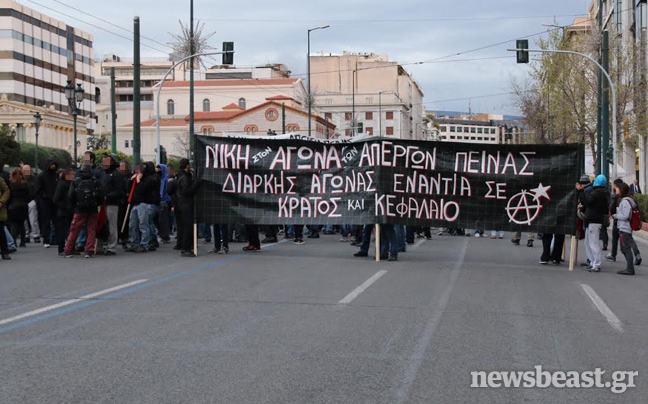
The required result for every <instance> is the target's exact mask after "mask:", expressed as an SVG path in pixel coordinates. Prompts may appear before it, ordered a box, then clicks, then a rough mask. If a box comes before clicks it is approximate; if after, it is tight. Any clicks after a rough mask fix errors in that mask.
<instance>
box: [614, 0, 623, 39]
mask: <svg viewBox="0 0 648 404" xmlns="http://www.w3.org/2000/svg"><path fill="white" fill-rule="evenodd" d="M614 16H615V21H616V25H617V32H619V33H621V32H623V0H616V6H615V7H614Z"/></svg>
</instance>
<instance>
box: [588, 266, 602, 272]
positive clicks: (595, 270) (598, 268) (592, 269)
mask: <svg viewBox="0 0 648 404" xmlns="http://www.w3.org/2000/svg"><path fill="white" fill-rule="evenodd" d="M588 271H589V272H594V273H597V272H601V267H596V268H594V267H591V268H590V269H588Z"/></svg>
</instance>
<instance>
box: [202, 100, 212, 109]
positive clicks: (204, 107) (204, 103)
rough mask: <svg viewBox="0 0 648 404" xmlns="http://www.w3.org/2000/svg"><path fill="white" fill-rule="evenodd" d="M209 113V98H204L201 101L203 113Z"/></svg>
mask: <svg viewBox="0 0 648 404" xmlns="http://www.w3.org/2000/svg"><path fill="white" fill-rule="evenodd" d="M209 111H211V103H210V102H209V98H205V99H204V100H203V112H209Z"/></svg>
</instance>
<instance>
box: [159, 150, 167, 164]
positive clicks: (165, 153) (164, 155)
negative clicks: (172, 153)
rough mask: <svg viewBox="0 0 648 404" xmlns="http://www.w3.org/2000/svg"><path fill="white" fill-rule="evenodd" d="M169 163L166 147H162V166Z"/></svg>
mask: <svg viewBox="0 0 648 404" xmlns="http://www.w3.org/2000/svg"><path fill="white" fill-rule="evenodd" d="M166 163H167V151H166V149H165V148H164V146H162V145H160V164H166Z"/></svg>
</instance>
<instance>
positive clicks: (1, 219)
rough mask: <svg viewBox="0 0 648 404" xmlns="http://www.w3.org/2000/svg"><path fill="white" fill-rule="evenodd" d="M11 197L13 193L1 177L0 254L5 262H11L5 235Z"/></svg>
mask: <svg viewBox="0 0 648 404" xmlns="http://www.w3.org/2000/svg"><path fill="white" fill-rule="evenodd" d="M10 197H11V191H10V190H9V186H8V185H7V183H6V182H4V180H3V179H2V178H1V177H0V253H1V254H2V259H3V260H10V259H11V257H10V256H9V246H8V244H7V233H5V222H6V221H7V202H9V198H10Z"/></svg>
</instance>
